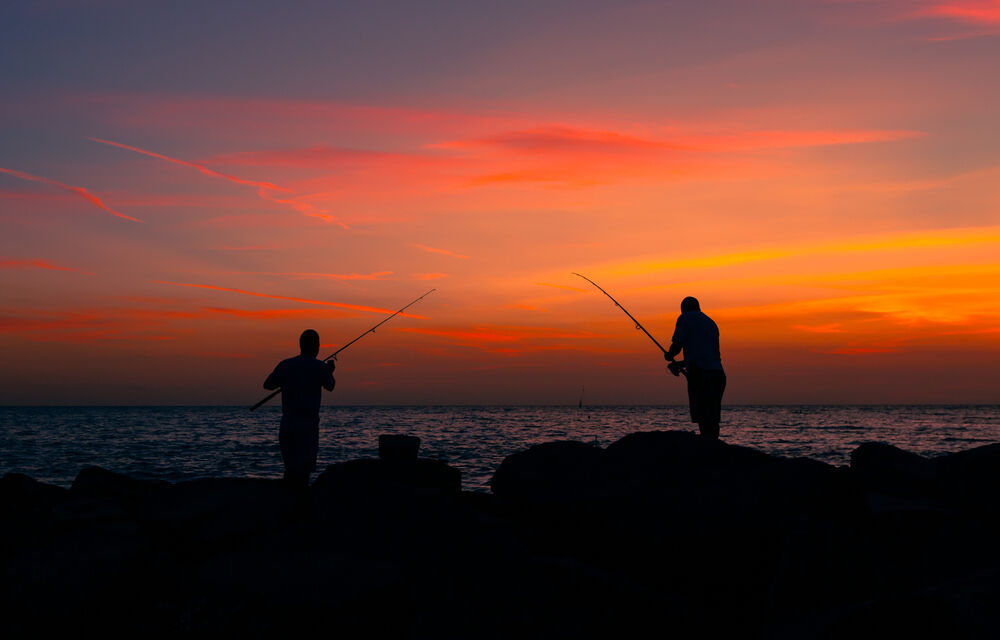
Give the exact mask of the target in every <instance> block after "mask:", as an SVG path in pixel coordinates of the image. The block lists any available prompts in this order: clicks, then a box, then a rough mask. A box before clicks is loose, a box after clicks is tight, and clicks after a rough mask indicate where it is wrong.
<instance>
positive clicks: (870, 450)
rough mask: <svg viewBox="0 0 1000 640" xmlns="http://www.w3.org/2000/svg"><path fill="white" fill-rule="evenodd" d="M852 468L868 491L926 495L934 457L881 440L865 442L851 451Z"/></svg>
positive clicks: (931, 484) (930, 488) (930, 485)
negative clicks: (924, 455) (927, 456)
mask: <svg viewBox="0 0 1000 640" xmlns="http://www.w3.org/2000/svg"><path fill="white" fill-rule="evenodd" d="M851 472H852V473H853V474H854V475H855V476H856V477H857V478H858V480H859V482H860V483H861V486H862V487H863V488H864V489H865V490H867V491H875V492H878V493H883V494H887V495H890V496H898V497H902V498H920V497H925V496H929V495H930V494H931V492H932V491H933V489H934V481H935V477H936V475H937V472H936V469H935V465H934V461H933V460H931V459H929V458H925V457H923V456H920V455H917V454H915V453H911V452H909V451H904V450H903V449H900V448H899V447H894V446H892V445H891V444H886V443H884V442H865V443H864V444H862V445H861V446H859V447H858V448H856V449H855V450H854V451H852V452H851Z"/></svg>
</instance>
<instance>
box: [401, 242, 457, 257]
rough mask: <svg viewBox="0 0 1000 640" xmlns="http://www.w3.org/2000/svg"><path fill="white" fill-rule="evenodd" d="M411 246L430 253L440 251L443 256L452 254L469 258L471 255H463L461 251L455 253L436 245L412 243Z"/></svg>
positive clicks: (452, 255)
mask: <svg viewBox="0 0 1000 640" xmlns="http://www.w3.org/2000/svg"><path fill="white" fill-rule="evenodd" d="M410 246H411V247H416V248H417V249H420V250H422V251H427V252H428V253H440V254H441V255H443V256H451V257H453V258H468V257H469V256H463V255H462V254H460V253H454V252H452V251H448V250H447V249H436V248H434V247H428V246H425V245H422V244H411V245H410Z"/></svg>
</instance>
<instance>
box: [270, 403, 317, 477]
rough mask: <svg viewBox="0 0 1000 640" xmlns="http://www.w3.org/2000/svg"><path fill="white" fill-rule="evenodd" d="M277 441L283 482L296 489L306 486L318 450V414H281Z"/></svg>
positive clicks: (313, 467)
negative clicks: (282, 466) (283, 471)
mask: <svg viewBox="0 0 1000 640" xmlns="http://www.w3.org/2000/svg"><path fill="white" fill-rule="evenodd" d="M278 442H279V443H280V445H281V458H282V459H283V460H284V462H285V482H287V483H288V484H289V485H291V486H293V487H294V488H298V489H303V488H305V487H308V486H309V474H311V473H312V472H313V470H314V469H316V454H317V453H318V452H319V416H299V415H294V414H292V415H287V414H286V415H283V416H282V417H281V430H280V431H279V432H278Z"/></svg>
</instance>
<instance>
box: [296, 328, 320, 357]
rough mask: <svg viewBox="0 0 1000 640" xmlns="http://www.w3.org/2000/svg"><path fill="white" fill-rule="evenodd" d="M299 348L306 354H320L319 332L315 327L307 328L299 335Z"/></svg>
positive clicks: (314, 355) (313, 355)
mask: <svg viewBox="0 0 1000 640" xmlns="http://www.w3.org/2000/svg"><path fill="white" fill-rule="evenodd" d="M299 349H300V350H301V351H302V355H304V356H312V357H314V358H315V357H316V356H318V355H319V334H318V333H316V331H315V330H313V329H306V330H305V331H303V332H302V335H301V336H299Z"/></svg>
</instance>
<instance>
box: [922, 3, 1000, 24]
mask: <svg viewBox="0 0 1000 640" xmlns="http://www.w3.org/2000/svg"><path fill="white" fill-rule="evenodd" d="M920 14H921V15H926V16H935V17H940V18H952V19H954V20H960V21H963V22H974V23H978V24H1000V0H979V1H972V2H969V1H965V2H962V1H960V2H949V3H944V4H935V5H934V6H932V7H929V8H927V9H924V10H923V11H921V12H920Z"/></svg>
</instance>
